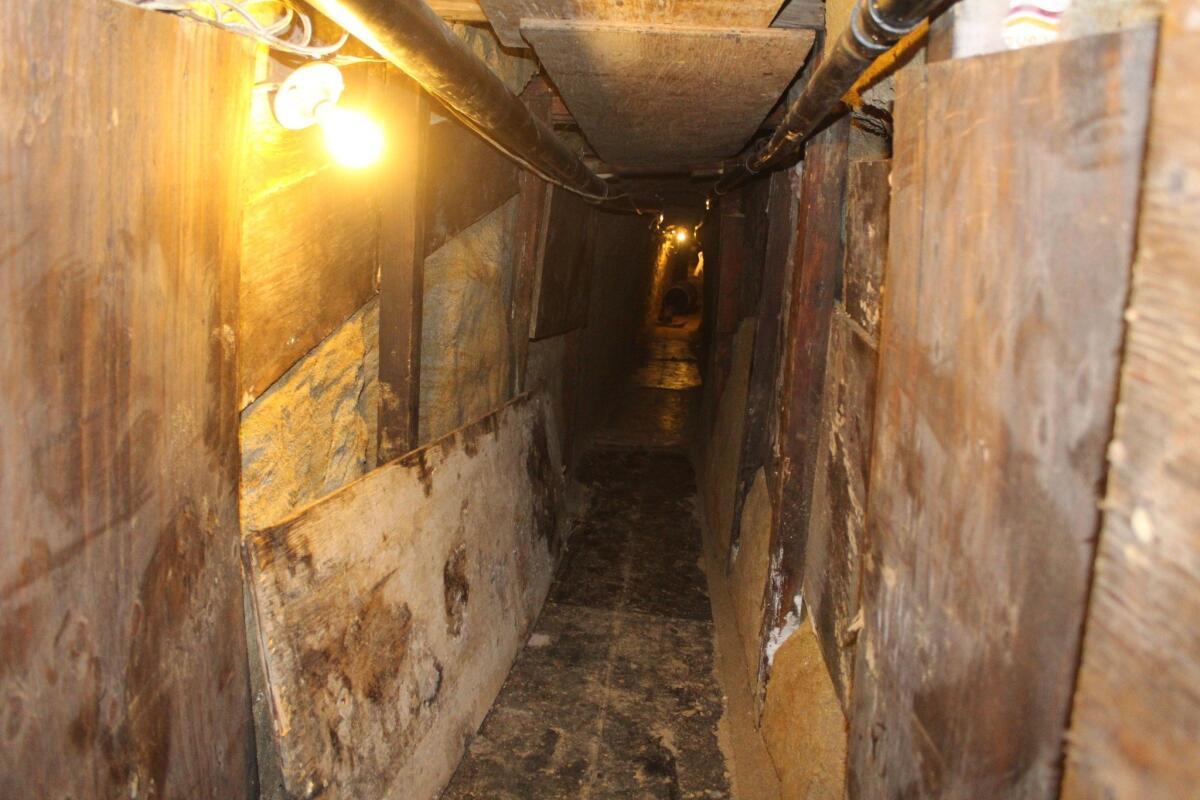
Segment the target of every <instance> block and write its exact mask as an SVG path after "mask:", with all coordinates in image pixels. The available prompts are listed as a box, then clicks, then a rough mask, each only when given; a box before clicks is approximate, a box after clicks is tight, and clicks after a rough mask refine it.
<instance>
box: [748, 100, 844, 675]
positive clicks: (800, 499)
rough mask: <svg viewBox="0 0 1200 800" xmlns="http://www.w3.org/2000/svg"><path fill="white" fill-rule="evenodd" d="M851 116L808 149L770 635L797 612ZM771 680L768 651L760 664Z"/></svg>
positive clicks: (767, 606) (789, 332)
mask: <svg viewBox="0 0 1200 800" xmlns="http://www.w3.org/2000/svg"><path fill="white" fill-rule="evenodd" d="M849 133H850V118H849V117H848V116H846V117H842V118H841V119H839V120H838V121H837V122H835V123H833V124H832V125H830V126H829V127H828V128H826V129H825V130H824V131H823V132H821V133H820V134H818V135H817V136H815V137H813V139H812V140H811V141H810V143H809V144H808V146H807V148H806V152H805V159H804V177H803V181H802V190H801V198H800V214H799V219H798V220H797V224H798V226H799V232H798V233H797V247H798V248H799V249H798V257H797V260H796V264H795V268H794V270H793V273H792V279H791V288H790V292H791V301H790V305H789V309H788V315H787V321H786V323H785V328H784V334H783V354H782V370H783V392H782V395H783V397H782V401H781V406H780V415H779V438H778V442H777V446H778V449H779V458H780V465H779V477H778V481H779V489H778V509H779V511H778V516H777V519H776V521H775V529H774V530H773V531H772V533H771V548H770V554H771V574H770V580H768V581H767V589H766V597H764V602H763V609H764V615H763V635H762V637H761V641H762V642H764V643H766V642H770V641H771V640H772V638H773V637H777V635H778V632H779V631H782V630H783V629H785V628H786V627H787V626H788V622H789V618H793V619H794V618H797V617H799V615H800V612H799V610H798V608H797V605H798V603H799V597H800V589H801V582H802V579H803V576H804V558H805V553H806V551H807V539H808V524H809V520H810V516H811V514H812V490H813V478H814V476H815V474H816V460H817V445H818V442H819V440H820V427H821V426H820V423H821V400H822V397H823V394H824V386H825V363H826V356H827V354H828V345H829V326H830V320H831V318H832V315H833V306H834V301H835V299H836V298H837V295H838V293H839V290H840V287H839V284H840V282H841V280H842V218H843V214H844V210H845V195H846V166H847V154H848V144H849ZM759 668H760V678H761V679H762V683H764V684H765V682H766V680H765V679H766V677H767V675H768V674H769V671H770V660H769V657H768V654H767V653H766V652H764V653H763V659H762V661H761V663H760V665H759Z"/></svg>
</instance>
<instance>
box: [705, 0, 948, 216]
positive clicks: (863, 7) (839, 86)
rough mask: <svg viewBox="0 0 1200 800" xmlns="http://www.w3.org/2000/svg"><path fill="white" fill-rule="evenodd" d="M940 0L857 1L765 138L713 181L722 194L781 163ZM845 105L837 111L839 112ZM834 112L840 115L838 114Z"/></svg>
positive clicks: (717, 190)
mask: <svg viewBox="0 0 1200 800" xmlns="http://www.w3.org/2000/svg"><path fill="white" fill-rule="evenodd" d="M954 1H955V0H950V2H949V3H946V2H944V0H858V3H857V4H856V5H855V7H854V11H853V12H852V13H851V14H850V24H849V25H847V26H846V30H844V31H843V32H842V35H841V36H840V37H838V40H837V42H836V43H835V44H834V46H833V50H832V52H830V53H829V55H828V56H826V57H825V59H824V60H823V61H822V62H821V65H820V66H819V67H817V70H816V72H814V73H813V76H812V78H810V79H809V81H808V85H807V86H805V87H804V91H803V92H801V93H800V96H799V97H797V98H796V99H795V100H794V101H792V103H791V105H789V106H788V109H787V113H786V114H785V115H784V117H783V121H782V122H780V123H779V127H777V128H776V129H775V131H774V132H773V133H772V134H771V136H770V138H768V139H766V140H765V141H763V142H762V144H760V145H759V146H758V147H757V148H755V149H753V150H752V151H751V152H750V154H749V155H748V156H746V158H745V160H744V161H743V162H742V163H741V164H739V165H738V166H737V167H735V168H734V169H732V170H731V171H729V172H728V173H726V174H725V175H724V176H723V177H722V178H721V179H720V180H719V181H717V186H716V192H717V194H724V193H726V192H728V191H730V190H731V189H733V188H735V187H736V186H738V185H739V184H741V183H743V182H745V181H746V180H747V179H749V178H750V177H751V176H753V175H755V174H756V173H759V172H763V171H766V170H770V169H774V168H777V167H780V166H782V165H783V162H784V161H785V160H786V159H787V158H788V156H791V155H793V154H794V153H795V152H796V151H797V150H799V148H800V146H801V145H802V144H804V142H805V140H807V139H808V138H809V137H810V136H812V135H813V133H815V132H816V131H817V128H818V126H819V125H820V124H821V123H822V122H824V121H825V120H826V119H828V118H829V117H830V116H832V115H833V114H834V112H835V111H837V109H838V106H839V105H840V104H841V102H842V98H843V97H845V95H846V92H848V91H849V90H850V87H852V86H854V84H855V83H856V82H857V81H858V79H859V78H860V77H862V75H863V73H865V72H866V71H867V68H868V67H870V66H871V64H873V63H874V62H875V60H876V59H878V58H879V57H880V56H882V55H883V54H884V53H886V52H887V51H888V50H890V49H892V47H893V46H894V45H895V44H896V43H897V42H898V41H900V40H901V39H902V38H903V37H904V36H906V35H907V34H909V33H911V32H912V31H913V30H915V29H916V28H917V26H918V25H920V24H921V22H922V21H923V20H924V19H925V18H926V17H928V16H929V15H930V14H931V13H933V12H934V11H935V10H936V9H937V8H938V7H939V6H944V7H949V6H950V5H952V4H953V3H954ZM844 110H845V109H843V111H844ZM839 116H840V115H839Z"/></svg>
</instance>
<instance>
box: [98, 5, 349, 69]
mask: <svg viewBox="0 0 1200 800" xmlns="http://www.w3.org/2000/svg"><path fill="white" fill-rule="evenodd" d="M117 2H119V3H124V4H125V5H129V6H137V7H138V8H144V9H146V10H147V11H164V12H167V13H169V14H177V15H179V16H181V17H187V18H188V19H193V20H196V21H197V22H203V23H205V24H207V25H213V26H215V27H218V28H221V29H223V30H227V31H231V32H233V33H239V34H241V35H243V36H250V37H252V38H254V39H257V40H258V41H260V42H262V43H264V44H266V45H267V46H269V47H271V48H273V49H275V50H280V51H282V52H285V53H292V54H294V55H298V56H305V57H307V58H325V57H326V56H332V55H333V54H334V53H336V52H337V51H338V50H340V49H341V48H342V45H344V44H345V43H346V40H347V39H348V38H349V36H350V35H349V34H348V33H345V32H343V33H342V35H341V37H340V38H339V39H338V40H337V41H336V42H334V43H332V44H327V45H315V44H313V43H312V35H313V29H312V20H311V19H309V16H308V14H306V13H304V12H303V11H300V10H299V9H296V8H293V6H292V4H291V2H290V0H117ZM264 3H271V4H272V5H278V6H281V7H282V11H281V13H280V14H279V16H278V17H276V18H275V19H274V20H272V21H271V22H269V23H265V24H264V23H262V22H259V21H258V19H257V18H256V17H255V16H254V14H252V13H251V12H250V11H249V9H250V8H251V7H253V6H257V5H263V4H264ZM337 60H339V61H342V62H345V61H349V60H355V61H359V60H361V61H367V60H372V59H358V58H353V59H351V58H347V57H345V56H341V57H338V59H337Z"/></svg>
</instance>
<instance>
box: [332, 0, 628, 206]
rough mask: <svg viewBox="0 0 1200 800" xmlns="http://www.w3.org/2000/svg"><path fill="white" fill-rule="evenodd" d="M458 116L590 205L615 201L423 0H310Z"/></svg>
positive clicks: (611, 193)
mask: <svg viewBox="0 0 1200 800" xmlns="http://www.w3.org/2000/svg"><path fill="white" fill-rule="evenodd" d="M310 2H311V3H312V5H313V6H315V7H316V8H317V10H319V11H320V12H321V13H323V14H325V16H327V17H329V18H330V19H332V20H333V21H334V22H336V23H337V24H338V25H341V26H342V27H343V28H345V29H346V30H347V31H349V32H350V33H352V34H353V35H354V36H356V37H358V38H359V39H360V40H361V41H362V42H363V43H364V44H366V45H367V46H368V47H370V48H371V49H372V50H374V51H375V52H376V53H378V54H379V55H381V56H382V57H383V58H385V59H387V60H388V61H390V62H391V63H392V64H395V65H396V66H397V67H399V68H400V69H401V70H403V71H404V72H405V73H406V74H408V76H409V77H411V78H412V79H413V80H415V81H416V82H417V83H419V84H421V86H422V87H423V88H424V89H425V91H427V92H429V93H430V94H431V95H433V96H434V97H436V98H437V99H438V100H440V101H441V102H442V104H443V105H445V106H446V108H447V109H449V110H450V111H451V112H452V113H454V114H455V115H457V116H459V118H460V119H461V121H462V122H463V123H464V124H466V125H467V126H468V127H470V128H471V129H473V130H474V131H475V132H476V133H478V134H479V135H480V136H482V137H483V138H485V139H487V140H488V141H490V142H491V143H492V144H493V145H495V146H496V147H497V148H499V149H500V150H501V151H503V152H504V153H505V154H507V155H508V156H510V157H511V158H513V159H514V160H516V161H518V162H519V163H522V164H523V165H524V166H526V167H528V168H529V169H532V170H533V171H534V172H537V173H538V174H540V175H541V176H542V177H543V178H546V179H547V180H550V181H552V182H553V183H556V184H559V185H560V186H562V187H564V188H566V189H570V190H571V191H574V192H576V193H578V194H581V195H583V196H585V197H587V198H589V199H590V200H593V201H595V202H611V201H616V200H619V199H621V197H623V195H617V194H616V193H615V192H614V191H613V189H612V188H611V187H610V186H609V185H608V184H607V183H605V182H604V181H603V180H601V178H600V177H599V176H598V175H596V173H594V172H592V171H591V170H590V169H588V168H587V166H585V165H584V163H583V162H582V161H581V160H580V159H579V156H577V155H576V154H575V153H574V152H572V151H571V150H570V149H569V148H568V147H567V146H566V145H565V144H563V142H562V140H560V139H559V138H558V137H557V136H555V135H554V131H552V130H551V129H550V128H549V127H548V126H547V125H546V124H545V123H543V122H542V121H541V120H539V119H538V118H537V117H535V116H534V115H533V114H532V113H531V112H530V111H529V108H528V107H526V105H525V104H524V103H522V102H521V100H520V98H518V97H517V96H516V95H515V94H513V92H512V91H511V90H510V89H509V88H508V87H507V86H506V85H505V84H504V81H502V80H501V79H500V78H499V76H497V75H496V73H494V72H492V71H491V69H489V68H488V65H487V64H485V63H484V62H483V61H482V60H481V59H480V58H479V57H478V56H476V55H475V54H474V53H472V52H471V50H470V48H468V47H467V45H466V43H465V42H463V41H462V40H461V39H459V38H458V37H457V36H455V35H454V32H453V31H452V30H450V27H449V26H448V25H447V24H446V23H445V22H443V21H442V19H441V17H439V16H438V15H437V14H436V13H434V11H433V9H431V8H430V7H429V5H428V3H426V2H425V1H424V0H310Z"/></svg>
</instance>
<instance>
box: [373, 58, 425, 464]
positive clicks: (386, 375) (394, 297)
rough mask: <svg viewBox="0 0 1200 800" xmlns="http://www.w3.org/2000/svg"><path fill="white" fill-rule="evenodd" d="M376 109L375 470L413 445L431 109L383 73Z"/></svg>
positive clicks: (417, 93) (408, 84) (393, 72)
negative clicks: (384, 138) (379, 157)
mask: <svg viewBox="0 0 1200 800" xmlns="http://www.w3.org/2000/svg"><path fill="white" fill-rule="evenodd" d="M378 94H379V98H378V100H377V101H376V104H375V108H377V109H378V110H379V113H380V114H382V115H383V116H384V117H385V119H386V121H385V125H386V126H387V128H388V131H389V135H390V136H391V137H393V141H395V142H397V143H403V144H402V145H398V146H397V147H395V148H393V150H392V151H391V155H390V157H389V161H388V163H387V164H386V165H385V168H386V172H387V174H388V176H389V179H388V182H387V183H386V184H384V185H383V186H382V187H381V196H380V201H379V245H378V259H379V265H378V269H379V434H378V441H379V447H378V456H377V463H380V464H383V463H386V462H388V461H391V460H392V459H394V458H396V457H398V456H400V455H401V454H403V453H405V452H407V451H409V450H411V449H413V448H414V447H416V445H417V424H418V410H419V408H420V392H421V317H422V297H423V291H424V286H423V280H422V275H423V272H424V269H423V266H424V262H425V252H426V249H425V224H424V221H425V206H424V203H422V195H423V189H424V186H425V172H426V168H427V165H426V163H425V162H426V158H425V155H426V152H427V146H426V143H427V141H428V136H427V133H428V131H429V105H428V101H427V99H426V96H425V93H424V92H423V91H422V90H421V87H420V85H419V84H417V83H416V81H413V80H412V79H411V78H409V77H408V76H406V75H404V74H403V73H402V72H400V71H399V70H397V69H394V68H393V67H391V66H388V67H387V68H386V70H381V71H380V74H379V82H378Z"/></svg>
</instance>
